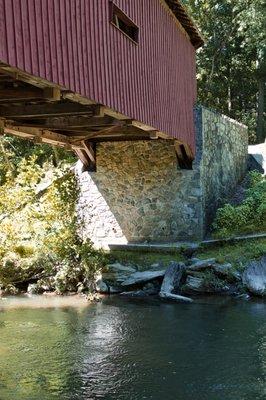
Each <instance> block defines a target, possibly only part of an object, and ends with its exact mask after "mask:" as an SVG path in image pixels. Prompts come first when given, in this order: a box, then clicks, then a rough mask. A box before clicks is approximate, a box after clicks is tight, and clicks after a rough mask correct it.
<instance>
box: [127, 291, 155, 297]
mask: <svg viewBox="0 0 266 400" xmlns="http://www.w3.org/2000/svg"><path fill="white" fill-rule="evenodd" d="M120 296H126V297H149V294H148V293H147V291H145V290H133V291H130V292H122V293H120Z"/></svg>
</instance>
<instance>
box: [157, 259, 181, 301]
mask: <svg viewBox="0 0 266 400" xmlns="http://www.w3.org/2000/svg"><path fill="white" fill-rule="evenodd" d="M184 273H185V265H184V264H183V263H178V262H175V261H171V262H170V264H169V266H168V268H167V269H166V271H165V275H164V278H163V283H162V286H161V290H160V294H161V293H177V291H178V289H179V288H180V282H181V280H182V278H183V276H184Z"/></svg>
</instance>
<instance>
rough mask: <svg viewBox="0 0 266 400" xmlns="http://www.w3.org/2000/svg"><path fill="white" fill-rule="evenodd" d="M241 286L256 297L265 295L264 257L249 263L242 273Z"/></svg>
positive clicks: (265, 263) (265, 260) (265, 273)
mask: <svg viewBox="0 0 266 400" xmlns="http://www.w3.org/2000/svg"><path fill="white" fill-rule="evenodd" d="M242 279H243V284H244V285H245V286H246V287H247V288H248V290H249V291H250V292H251V293H252V294H255V295H256V296H265V295H266V256H263V257H262V258H261V259H260V260H257V261H251V262H250V263H249V264H248V266H247V268H246V269H245V271H244V273H243V278H242Z"/></svg>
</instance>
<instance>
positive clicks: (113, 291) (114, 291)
mask: <svg viewBox="0 0 266 400" xmlns="http://www.w3.org/2000/svg"><path fill="white" fill-rule="evenodd" d="M122 291H123V289H122V288H121V287H116V286H109V294H117V293H121V292H122Z"/></svg>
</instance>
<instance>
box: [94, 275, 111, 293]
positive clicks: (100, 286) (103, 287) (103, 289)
mask: <svg viewBox="0 0 266 400" xmlns="http://www.w3.org/2000/svg"><path fill="white" fill-rule="evenodd" d="M96 291H97V292H99V293H103V294H105V293H109V287H108V285H107V284H106V283H105V282H104V281H103V280H102V279H99V280H98V281H97V282H96Z"/></svg>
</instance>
